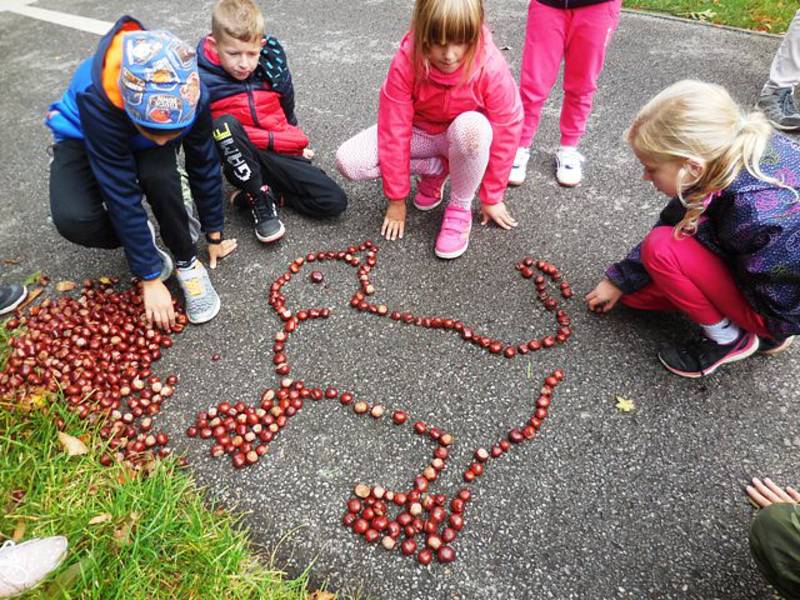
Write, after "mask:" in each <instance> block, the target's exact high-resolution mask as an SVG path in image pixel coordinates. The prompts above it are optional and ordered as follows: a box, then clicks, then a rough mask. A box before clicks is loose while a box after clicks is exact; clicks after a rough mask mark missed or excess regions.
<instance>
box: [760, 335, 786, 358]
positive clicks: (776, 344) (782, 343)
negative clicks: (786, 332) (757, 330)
mask: <svg viewBox="0 0 800 600" xmlns="http://www.w3.org/2000/svg"><path fill="white" fill-rule="evenodd" d="M792 342H794V336H793V335H790V336H789V337H787V338H777V339H775V338H763V337H760V338H758V351H759V352H760V353H761V354H766V355H767V356H775V355H776V354H780V353H781V352H783V351H784V350H786V349H787V348H788V347H789V346H791V345H792Z"/></svg>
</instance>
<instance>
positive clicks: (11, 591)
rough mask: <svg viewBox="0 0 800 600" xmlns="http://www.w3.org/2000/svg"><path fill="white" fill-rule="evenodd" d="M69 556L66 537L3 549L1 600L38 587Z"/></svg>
mask: <svg viewBox="0 0 800 600" xmlns="http://www.w3.org/2000/svg"><path fill="white" fill-rule="evenodd" d="M66 555H67V538H65V537H64V536H61V535H57V536H53V537H48V538H37V539H33V540H28V541H27V542H25V543H23V544H15V543H14V542H12V541H11V540H9V541H7V542H6V543H5V544H3V546H2V547H0V598H10V597H11V596H16V595H17V594H21V593H22V592H24V591H26V590H30V589H32V588H34V587H36V586H37V585H38V584H39V583H40V582H41V581H42V580H43V579H44V578H45V577H47V575H48V574H50V573H51V572H52V571H54V570H55V569H56V568H57V567H58V565H60V564H61V561H62V560H64V557H65V556H66Z"/></svg>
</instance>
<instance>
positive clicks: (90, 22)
mask: <svg viewBox="0 0 800 600" xmlns="http://www.w3.org/2000/svg"><path fill="white" fill-rule="evenodd" d="M32 2H35V0H11V1H8V0H0V12H3V11H7V12H11V13H15V14H18V15H23V16H26V17H31V18H33V19H38V20H39V21H47V22H48V23H55V24H56V25H63V26H64V27H71V28H72V29H79V30H80V31H88V32H89V33H96V34H97V35H104V34H105V33H106V32H107V31H108V30H109V29H111V26H112V25H113V23H109V22H108V21H98V20H97V19H90V18H88V17H79V16H77V15H70V14H67V13H63V12H58V11H56V10H48V9H46V8H36V7H35V6H29V4H31V3H32Z"/></svg>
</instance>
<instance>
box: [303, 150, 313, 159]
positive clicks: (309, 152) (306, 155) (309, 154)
mask: <svg viewBox="0 0 800 600" xmlns="http://www.w3.org/2000/svg"><path fill="white" fill-rule="evenodd" d="M315 155H316V152H314V151H313V150H312V149H311V148H303V158H307V159H308V160H311V159H312V158H314V156H315Z"/></svg>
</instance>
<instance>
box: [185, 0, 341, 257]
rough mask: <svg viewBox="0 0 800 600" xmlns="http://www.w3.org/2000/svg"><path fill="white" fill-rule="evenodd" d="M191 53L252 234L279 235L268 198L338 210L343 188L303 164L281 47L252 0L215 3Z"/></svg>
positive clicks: (326, 212) (311, 209)
mask: <svg viewBox="0 0 800 600" xmlns="http://www.w3.org/2000/svg"><path fill="white" fill-rule="evenodd" d="M197 57H198V65H199V68H200V78H201V80H202V82H203V84H204V85H205V86H207V87H208V90H209V93H210V95H211V114H212V116H213V118H214V141H215V142H216V144H217V149H218V150H219V153H220V157H221V158H222V163H223V170H224V173H225V177H226V178H227V180H228V181H229V182H230V183H231V185H233V186H234V187H236V188H237V189H238V190H240V193H237V194H236V196H237V197H239V198H246V199H247V201H248V203H249V205H250V208H251V210H252V213H253V218H254V220H255V234H256V237H257V238H258V240H259V241H261V242H265V243H266V242H273V241H275V240H278V239H280V238H281V237H283V234H284V232H285V228H284V226H283V223H281V221H280V219H279V218H278V212H277V207H276V204H277V202H276V198H280V199H281V200H283V201H284V202H285V203H286V204H288V205H289V206H291V207H292V208H294V209H295V210H297V211H299V212H301V213H303V214H305V215H307V216H310V217H329V216H335V215H338V214H340V213H341V212H343V211H344V209H345V208H346V207H347V196H346V195H345V193H344V191H343V190H342V189H341V188H340V187H339V186H338V185H337V184H336V182H334V181H333V180H332V179H331V178H330V177H328V176H327V175H326V174H325V172H324V171H323V170H322V169H320V168H318V167H315V166H314V165H312V164H311V161H310V159H311V157H312V156H313V152H311V150H309V149H308V147H307V146H308V138H307V137H306V135H305V134H304V133H303V131H302V130H301V129H300V128H299V127H298V126H297V117H296V116H295V114H294V87H293V85H292V77H291V74H290V73H289V68H288V66H287V63H286V55H285V54H284V52H283V48H282V47H281V45H280V43H278V41H277V40H276V39H275V38H273V37H272V36H265V35H264V18H263V16H262V15H261V11H260V10H259V9H258V7H257V6H256V5H255V4H254V3H253V2H252V0H219V1H218V2H217V3H216V4H215V6H214V10H213V14H212V19H211V35H209V36H206V37H204V38H203V39H201V40H200V43H199V44H198V46H197Z"/></svg>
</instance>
